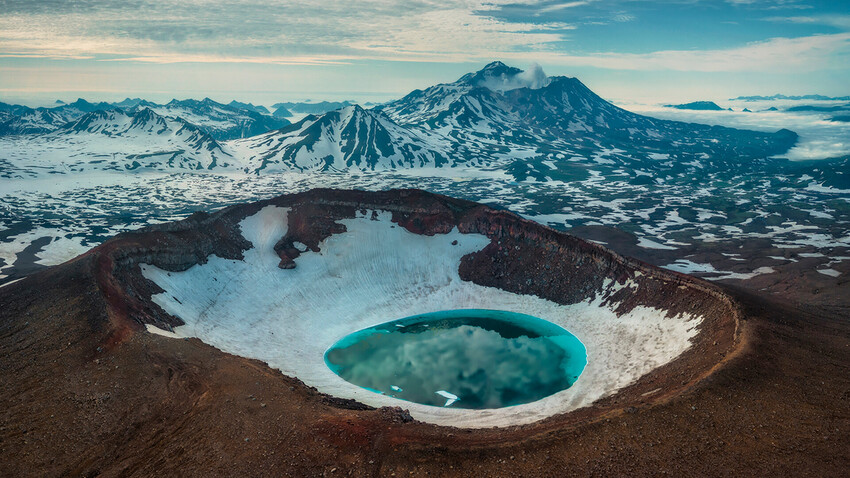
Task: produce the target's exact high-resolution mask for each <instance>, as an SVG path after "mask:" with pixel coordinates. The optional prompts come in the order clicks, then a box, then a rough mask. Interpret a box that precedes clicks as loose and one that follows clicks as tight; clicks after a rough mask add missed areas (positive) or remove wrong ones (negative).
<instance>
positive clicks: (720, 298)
mask: <svg viewBox="0 0 850 478" xmlns="http://www.w3.org/2000/svg"><path fill="white" fill-rule="evenodd" d="M0 304H2V307H0V372H2V374H3V377H4V378H5V380H4V381H3V383H2V385H0V386H2V394H0V410H2V411H0V425H2V426H0V449H2V453H0V469H3V470H5V472H6V473H7V474H10V475H16V476H17V475H26V474H29V473H31V472H32V471H33V470H39V474H50V475H83V476H96V475H122V476H129V475H134V474H135V475H153V474H166V475H174V474H177V475H187V476H194V475H197V476H209V475H210V474H216V475H235V474H241V475H252V476H253V475H265V474H269V475H275V476H279V475H293V476H317V475H323V474H328V475H331V474H333V473H336V474H340V475H346V474H350V475H352V476H390V475H392V474H395V475H396V476H400V475H402V474H403V475H406V476H408V475H414V476H419V475H422V476H424V475H429V474H430V475H442V474H450V475H455V474H456V475H464V476H466V475H476V476H505V475H506V474H517V475H524V476H528V475H537V476H543V475H551V474H558V475H562V474H568V473H574V474H585V475H587V474H606V475H614V474H639V475H642V474H657V473H660V472H665V473H673V474H679V475H682V474H700V475H703V474H704V475H716V474H731V473H735V474H741V475H750V474H756V473H759V474H762V473H765V472H766V471H767V470H771V471H775V472H784V473H789V472H791V473H794V472H797V471H798V470H800V469H806V470H811V471H812V473H815V474H818V475H819V476H829V475H831V474H836V475H837V474H838V471H839V470H846V465H847V464H848V463H847V455H846V452H842V450H844V447H845V446H846V443H847V441H846V440H847V438H848V437H850V423H848V421H847V420H846V417H847V416H850V379H848V377H850V373H848V372H850V370H848V369H850V325H848V323H847V322H846V320H839V319H835V320H833V319H830V318H829V317H827V318H824V317H823V315H819V316H816V315H815V314H814V313H813V312H812V311H811V310H809V311H802V310H798V309H796V308H794V307H793V306H791V305H788V304H783V303H777V302H773V301H769V300H766V299H763V298H759V297H755V296H753V295H751V294H750V293H747V292H744V291H741V290H735V289H731V288H728V287H722V286H718V285H715V284H710V283H707V282H705V281H702V280H699V279H696V278H693V277H690V276H687V275H684V274H680V273H676V272H672V271H667V270H663V269H658V268H655V267H653V266H650V265H647V264H645V263H642V262H640V261H637V260H634V259H630V258H627V257H623V256H620V255H618V254H616V253H614V252H612V251H610V250H608V249H607V248H605V247H603V246H601V245H598V244H594V243H589V242H585V241H583V240H581V239H579V238H577V237H574V236H571V235H569V234H566V233H562V232H558V231H555V230H553V229H550V228H548V227H545V226H541V225H539V224H536V223H534V222H531V221H528V220H525V219H522V218H520V217H519V216H517V215H515V214H512V213H509V212H506V211H502V210H495V209H492V208H489V207H487V206H484V205H481V204H477V203H473V202H469V201H464V200H458V199H452V198H449V197H446V196H440V195H435V194H431V193H427V192H423V191H419V190H393V191H386V192H364V191H339V190H313V191H309V192H306V193H300V194H292V195H284V196H279V197H276V198H273V199H269V200H264V201H260V202H255V203H250V204H243V205H237V206H231V207H228V208H225V209H223V210H220V211H218V212H215V213H212V214H207V213H200V212H199V213H196V214H194V215H192V216H191V217H189V218H187V219H185V220H183V221H179V222H175V223H167V224H160V225H155V226H150V227H147V228H144V229H141V230H139V231H135V232H130V233H123V234H120V235H118V236H116V237H115V238H113V239H111V240H109V241H107V242H106V243H104V244H102V245H100V246H98V247H96V248H94V249H92V250H91V251H89V252H88V253H86V254H83V255H82V256H79V257H77V258H76V259H74V260H72V261H69V262H67V263H65V264H62V265H60V266H56V267H53V268H49V269H46V270H43V271H41V272H38V273H36V274H33V275H31V276H28V277H26V278H24V279H22V280H20V281H17V282H15V283H10V284H7V285H5V286H3V287H2V288H0ZM445 309H500V310H506V311H512V312H516V313H523V314H529V315H533V316H535V317H539V318H541V319H544V320H546V321H548V322H551V323H553V324H556V325H559V326H564V327H566V328H568V329H569V330H570V332H572V333H574V334H575V335H576V337H579V338H580V339H581V340H582V342H584V344H585V345H586V346H587V366H586V367H585V369H584V371H583V373H582V374H581V376H580V377H578V379H577V380H576V382H575V383H574V384H573V385H572V386H571V387H569V388H567V389H565V390H561V391H559V392H557V393H554V394H552V395H549V396H547V397H545V398H542V399H540V400H537V401H533V402H531V403H523V404H521V405H516V406H509V407H504V408H491V409H483V410H481V409H475V410H473V409H455V408H447V407H434V406H428V405H423V404H418V403H413V402H406V401H401V400H398V399H396V398H393V397H391V396H387V395H383V394H379V393H375V392H372V391H369V390H366V389H363V388H360V387H357V386H355V385H352V384H350V383H348V382H345V381H344V380H342V379H341V378H339V377H338V376H337V375H336V374H334V373H333V372H332V371H330V369H328V368H327V366H326V364H325V363H324V360H323V354H324V352H325V351H326V350H327V349H328V348H329V347H330V346H331V345H333V344H334V342H336V341H337V340H338V339H340V338H341V337H343V336H345V335H347V334H351V333H353V332H356V331H358V330H361V329H363V328H365V327H368V326H371V325H375V324H379V323H384V322H387V321H390V320H393V319H396V318H399V317H405V316H411V315H414V314H424V313H429V312H434V311H437V310H445ZM441 395H442V396H443V397H447V398H450V397H452V396H454V395H452V394H450V393H448V392H446V394H441ZM450 399H451V398H450ZM801 467H802V468H801Z"/></svg>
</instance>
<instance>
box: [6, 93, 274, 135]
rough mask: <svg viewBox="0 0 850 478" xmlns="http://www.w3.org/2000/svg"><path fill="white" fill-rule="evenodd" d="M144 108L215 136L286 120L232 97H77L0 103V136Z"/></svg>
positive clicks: (262, 130) (251, 132)
mask: <svg viewBox="0 0 850 478" xmlns="http://www.w3.org/2000/svg"><path fill="white" fill-rule="evenodd" d="M145 108H151V109H153V110H154V111H156V112H157V114H159V115H161V116H168V117H171V118H182V119H184V120H186V121H189V122H190V123H193V124H194V125H196V126H197V127H198V128H200V129H201V130H203V131H205V132H206V133H208V134H210V135H211V136H212V137H213V138H215V139H216V140H228V139H235V138H244V137H248V136H254V135H257V134H261V133H265V132H267V131H269V130H273V129H278V128H281V127H283V126H286V125H288V124H289V121H287V120H285V119H282V118H274V117H272V116H270V115H269V114H268V110H266V109H265V108H264V107H262V106H254V105H252V104H250V103H238V102H235V101H234V102H231V104H230V105H224V104H221V103H217V102H215V101H213V100H211V99H209V98H206V99H204V100H201V101H198V100H183V101H178V100H172V101H171V102H170V103H168V104H166V105H159V104H156V103H152V102H150V101H146V100H143V99H141V98H127V99H125V100H123V101H120V102H117V103H106V102H99V103H90V102H88V101H86V100H84V99H82V98H80V99H78V100H77V101H75V102H73V103H68V104H61V105H59V106H55V107H52V108H29V107H27V106H20V105H8V104H5V103H0V136H6V135H18V134H39V133H48V132H51V131H55V130H56V129H58V128H59V127H61V126H63V125H64V124H66V123H68V122H72V121H75V120H77V119H79V118H80V117H81V116H83V115H85V114H86V113H92V112H95V111H110V110H114V109H122V110H125V111H130V110H137V111H141V110H144V109H145ZM261 111H265V113H262V112H261Z"/></svg>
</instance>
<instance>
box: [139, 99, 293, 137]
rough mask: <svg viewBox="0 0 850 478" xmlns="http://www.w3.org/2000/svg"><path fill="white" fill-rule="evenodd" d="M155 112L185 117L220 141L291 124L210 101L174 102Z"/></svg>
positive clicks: (157, 107) (159, 106)
mask: <svg viewBox="0 0 850 478" xmlns="http://www.w3.org/2000/svg"><path fill="white" fill-rule="evenodd" d="M151 109H153V110H154V111H155V112H156V113H157V114H159V115H161V116H169V117H172V118H182V119H183V120H185V121H188V122H189V123H192V124H194V125H195V126H197V127H198V128H200V129H202V130H204V131H206V132H207V133H208V134H209V135H210V136H212V137H213V138H215V139H216V140H218V141H223V140H229V139H236V138H247V137H249V136H255V135H258V134H262V133H265V132H267V131H269V130H273V129H278V128H282V127H284V126H286V125H288V124H289V121H287V120H285V119H282V118H275V117H272V116H268V115H264V114H260V113H257V112H256V111H252V110H246V109H243V108H237V107H234V106H230V105H225V104H221V103H217V102H215V101H213V100H211V99H209V98H204V99H203V100H200V101H198V100H191V99H190V100H182V101H179V100H171V101H170V102H169V103H168V104H165V105H158V106H155V107H151Z"/></svg>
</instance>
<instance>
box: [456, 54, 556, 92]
mask: <svg viewBox="0 0 850 478" xmlns="http://www.w3.org/2000/svg"><path fill="white" fill-rule="evenodd" d="M549 81H550V80H549V77H548V76H546V73H543V69H542V68H541V67H540V65H538V64H536V63H535V64H533V65H532V66H531V67H530V68H529V69H528V70H525V71H523V70H520V69H519V68H515V67H513V66H508V65H506V64H504V63H502V62H501V61H494V62H491V63H488V64H487V65H486V66H485V67H484V68H482V69H480V70H478V71H477V72H475V73H468V74H466V75H464V76H463V77H462V78H461V79H460V80H458V82H459V83H466V84H468V85H471V86H483V87H485V88H489V89H491V90H493V91H499V92H504V91H509V90H515V89H517V88H531V89H538V88H542V87H544V86H546V85H548V84H549Z"/></svg>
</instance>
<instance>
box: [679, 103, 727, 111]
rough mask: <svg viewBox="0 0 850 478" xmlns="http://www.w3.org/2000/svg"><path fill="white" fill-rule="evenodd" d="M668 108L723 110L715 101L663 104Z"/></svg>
mask: <svg viewBox="0 0 850 478" xmlns="http://www.w3.org/2000/svg"><path fill="white" fill-rule="evenodd" d="M664 106H666V107H668V108H676V109H677V110H697V111H724V110H725V108H721V107H720V106H719V105H718V104H717V103H715V102H713V101H694V102H691V103H684V104H681V105H664Z"/></svg>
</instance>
